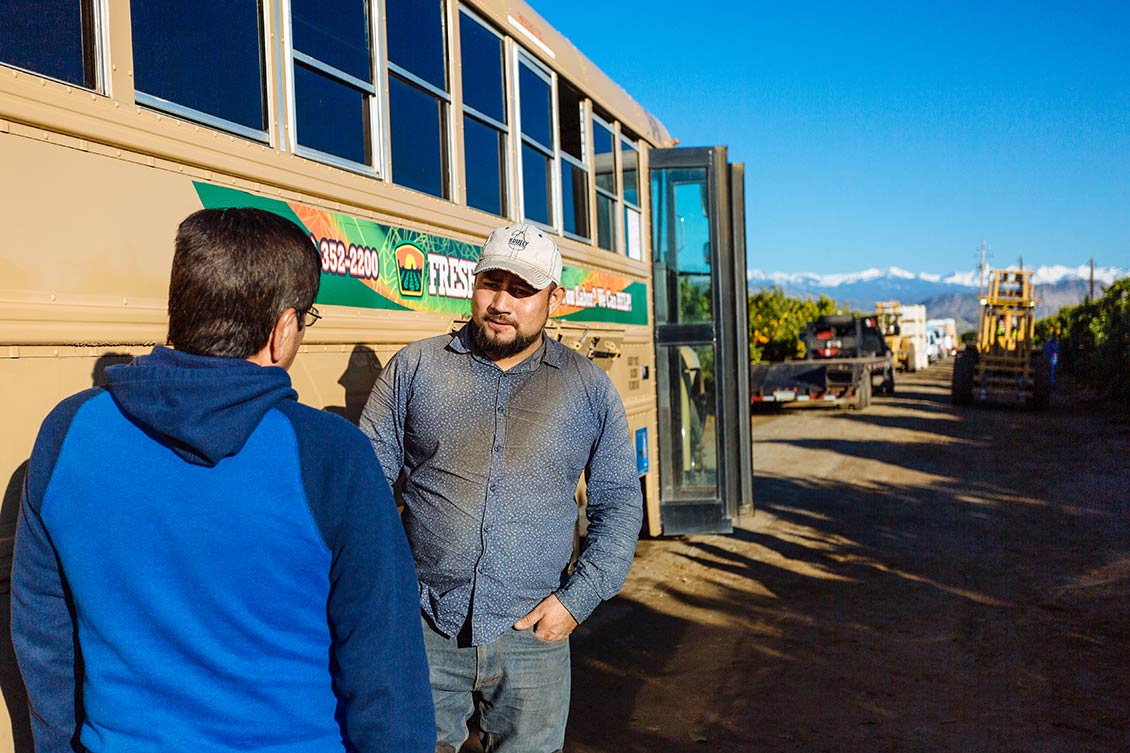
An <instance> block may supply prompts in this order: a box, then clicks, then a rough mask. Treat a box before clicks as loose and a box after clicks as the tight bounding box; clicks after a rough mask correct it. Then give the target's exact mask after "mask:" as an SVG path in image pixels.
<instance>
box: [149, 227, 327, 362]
mask: <svg viewBox="0 0 1130 753" xmlns="http://www.w3.org/2000/svg"><path fill="white" fill-rule="evenodd" d="M321 269H322V264H321V257H320V256H319V254H318V250H317V249H316V248H315V247H314V244H313V242H312V241H311V239H310V236H309V235H307V234H306V233H305V232H304V231H303V230H302V229H301V228H300V227H299V226H298V225H296V224H294V223H293V222H291V221H290V220H287V219H285V218H283V217H280V216H279V215H277V214H273V213H272V212H268V211H265V210H263V209H249V208H238V209H201V210H200V211H199V212H195V213H193V214H190V215H189V216H188V217H187V218H186V219H185V220H184V222H182V223H181V224H180V227H179V228H177V238H176V250H175V252H174V254H173V271H172V275H171V277H170V280H169V344H171V345H172V346H173V347H174V348H176V349H177V350H181V351H184V352H186V353H193V354H195V355H203V356H219V357H223V358H250V357H251V356H253V355H255V354H256V353H258V352H259V351H260V350H262V349H263V348H264V347H265V346H266V345H267V342H268V341H269V339H270V336H271V328H272V327H274V326H275V322H276V321H278V318H279V316H280V315H281V314H282V313H283V312H284V311H286V310H287V309H288V308H293V309H294V310H295V311H296V312H297V313H298V317H299V318H298V325H299V327H301V326H302V315H303V314H304V313H305V312H306V311H307V310H308V309H309V308H310V307H311V306H312V305H313V304H314V298H315V296H317V294H318V282H319V280H320V274H321Z"/></svg>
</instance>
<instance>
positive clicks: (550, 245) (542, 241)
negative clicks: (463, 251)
mask: <svg viewBox="0 0 1130 753" xmlns="http://www.w3.org/2000/svg"><path fill="white" fill-rule="evenodd" d="M492 269H501V270H504V271H506V272H513V273H514V274H516V275H518V276H519V277H521V278H522V279H523V280H525V281H526V282H528V283H530V284H531V285H533V286H534V287H535V288H536V289H538V290H542V289H543V288H545V287H546V286H548V285H549V283H551V282H552V283H555V284H557V285H560V284H561V251H559V250H558V248H557V243H556V242H555V241H554V240H553V238H550V237H549V236H548V235H546V234H545V233H543V232H542V231H541V230H539V229H537V228H536V227H534V226H533V225H530V224H528V223H522V224H520V225H509V226H507V227H500V228H496V229H495V230H492V231H491V234H490V235H489V236H487V242H486V243H484V244H483V254H482V256H480V257H479V263H478V264H476V265H475V274H478V273H479V272H487V271H489V270H492Z"/></svg>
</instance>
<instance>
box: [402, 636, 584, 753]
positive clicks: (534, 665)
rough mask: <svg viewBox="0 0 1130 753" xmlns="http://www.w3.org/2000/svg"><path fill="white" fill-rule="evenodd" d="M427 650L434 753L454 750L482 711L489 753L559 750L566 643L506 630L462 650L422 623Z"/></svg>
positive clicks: (562, 741) (566, 684) (566, 683)
mask: <svg viewBox="0 0 1130 753" xmlns="http://www.w3.org/2000/svg"><path fill="white" fill-rule="evenodd" d="M424 648H426V649H427V652H428V666H429V671H430V675H431V682H432V697H433V699H434V700H435V706H436V736H437V741H438V742H437V744H436V753H455V751H458V750H459V748H460V746H462V745H463V743H464V742H465V741H466V740H467V734H468V733H467V721H468V720H469V719H470V718H471V715H472V714H473V713H474V711H475V708H476V705H477V707H478V710H479V728H480V729H481V730H482V734H481V738H482V743H483V749H484V750H485V751H486V753H556V752H557V751H560V750H561V749H562V747H563V746H564V744H565V721H566V719H567V718H568V716H569V684H570V661H569V640H568V639H567V638H566V639H565V640H563V641H545V640H542V639H541V638H538V637H537V636H536V635H534V631H533V630H532V629H530V630H508V631H507V632H506V633H504V634H503V635H502V637H501V638H498V639H497V640H495V641H493V642H492V643H487V644H484V645H482V646H467V647H462V648H461V647H460V646H459V645H458V644H457V641H456V639H455V638H447V637H444V636H443V635H441V634H440V633H437V632H436V630H435V628H433V627H432V626H431V625H430V624H429V623H428V621H427V620H424Z"/></svg>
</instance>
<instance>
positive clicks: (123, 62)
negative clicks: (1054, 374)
mask: <svg viewBox="0 0 1130 753" xmlns="http://www.w3.org/2000/svg"><path fill="white" fill-rule="evenodd" d="M672 146H673V139H672V138H671V136H670V135H669V134H668V132H667V131H666V129H665V128H664V127H663V125H662V124H661V123H660V122H659V121H658V120H657V119H656V118H655V117H653V116H652V115H650V114H649V113H648V112H647V111H645V110H644V109H643V108H642V107H641V106H640V105H639V104H638V103H636V102H635V101H634V100H633V99H632V98H631V97H630V96H629V95H628V94H627V93H625V92H624V91H623V90H622V89H621V88H620V87H619V86H618V85H617V84H616V83H615V82H613V81H612V80H610V79H609V78H608V77H607V76H606V75H605V74H604V73H602V72H601V71H600V70H598V69H597V68H596V67H595V66H594V65H593V64H592V63H591V62H590V61H589V60H588V59H586V58H585V57H584V56H583V55H582V54H581V52H579V51H578V50H577V49H575V48H574V47H573V46H572V45H571V44H570V43H569V42H568V40H566V39H565V38H564V37H563V36H562V35H561V34H560V33H558V32H557V31H555V30H554V29H553V28H551V27H550V26H548V25H547V24H546V23H545V22H544V21H543V20H542V19H541V18H540V17H539V16H538V14H537V13H536V12H535V11H534V10H533V9H531V8H530V7H529V6H528V5H526V4H524V3H521V2H510V1H508V0H468V1H467V2H457V0H432V2H420V1H419V0H375V1H374V2H366V1H365V0H258V1H256V0H185V1H184V2H176V3H169V2H165V1H164V0H133V2H126V1H125V0H67V1H63V0H36V1H35V2H32V1H31V0H0V176H2V180H0V217H2V218H3V224H4V227H5V230H6V232H5V237H4V241H3V243H2V244H0V384H2V385H3V389H2V391H0V401H2V408H0V410H2V413H0V415H3V424H4V430H3V434H2V440H0V480H2V481H3V482H5V483H6V487H5V488H6V491H5V496H4V502H3V523H4V528H3V531H2V532H0V534H2V536H0V539H2V542H3V546H4V547H5V550H4V551H3V552H0V554H3V559H4V560H5V563H6V562H7V560H8V559H10V547H11V536H12V533H13V531H14V527H15V519H16V511H17V509H18V504H19V495H20V484H21V482H22V473H23V468H24V465H25V462H26V460H27V458H28V456H29V454H30V451H31V447H32V442H33V440H34V437H35V434H36V431H37V430H38V427H39V424H40V422H41V420H42V419H43V418H44V416H45V415H46V414H47V412H48V411H49V410H50V409H51V408H52V407H53V406H54V405H55V404H56V402H58V401H59V400H60V399H62V398H63V397H65V396H67V395H69V394H71V393H73V392H76V391H79V390H82V389H85V388H88V387H90V386H92V385H98V384H100V383H101V380H102V374H103V371H104V369H105V368H106V366H108V365H110V364H114V363H120V362H124V361H127V360H128V359H129V358H131V357H132V356H134V355H138V354H142V353H146V352H148V351H149V349H150V348H151V347H152V346H154V345H157V344H163V343H164V342H165V335H166V313H165V306H166V293H167V285H168V276H169V267H170V262H171V258H172V241H173V235H174V232H175V229H176V226H177V224H178V223H179V222H180V221H181V220H182V219H183V218H184V217H185V216H187V215H188V214H189V213H191V212H193V211H195V210H197V209H200V208H202V207H227V206H257V207H262V208H265V209H268V210H271V211H273V212H277V213H279V214H281V215H283V216H286V217H289V218H290V219H292V220H294V221H296V222H298V223H299V224H301V225H302V226H303V227H304V228H305V229H306V230H307V231H308V232H309V234H310V238H311V241H312V242H313V243H315V244H316V245H317V246H318V248H319V250H320V251H321V255H322V265H323V270H322V283H321V290H320V293H319V296H318V300H317V303H318V307H319V310H320V311H321V312H322V313H323V315H324V318H323V319H322V321H321V322H319V324H318V326H317V327H314V328H312V329H310V330H309V331H308V333H307V336H306V339H305V343H304V345H303V346H302V352H301V354H300V356H299V358H298V360H297V362H296V363H295V365H294V368H293V369H292V372H291V373H292V377H293V380H294V384H295V387H296V389H297V390H298V392H299V395H300V397H301V399H302V400H303V401H304V402H306V403H308V404H311V405H314V406H318V407H323V408H324V409H326V410H329V411H334V412H337V413H340V414H342V415H344V416H346V417H347V418H349V419H351V420H354V421H356V420H357V418H358V416H359V415H360V411H361V407H362V405H363V404H364V402H365V399H366V397H367V395H368V392H369V389H370V388H371V386H372V384H373V382H374V380H375V379H376V377H377V375H378V374H379V373H380V369H381V367H382V365H383V364H384V363H386V362H387V360H388V358H389V357H390V356H391V355H392V354H393V353H395V352H396V351H397V350H398V349H399V348H400V347H402V346H403V345H405V344H406V343H408V342H411V341H413V340H416V339H419V338H423V337H427V336H430V335H434V334H438V333H443V332H449V331H452V329H453V328H455V327H457V326H459V325H460V323H461V322H463V321H465V319H466V317H467V316H468V315H469V298H470V292H471V270H472V268H473V266H474V264H475V261H476V259H477V258H478V254H479V248H480V245H481V244H482V242H483V240H484V238H485V237H486V235H487V234H488V233H489V231H490V230H491V229H492V228H494V227H496V226H498V225H502V224H509V223H511V222H513V221H519V220H520V221H529V222H533V223H535V224H537V225H539V226H540V227H542V228H543V229H545V230H547V231H548V232H550V233H552V234H553V235H554V236H555V237H556V239H557V242H558V244H559V246H560V247H561V250H562V253H563V255H564V260H565V269H564V273H563V281H562V282H563V285H564V286H565V288H566V298H565V304H564V305H563V306H562V307H561V310H560V312H559V315H558V316H556V317H555V318H554V319H553V320H552V321H551V322H550V325H549V328H548V331H549V333H550V334H551V336H553V337H556V338H559V339H560V340H562V341H563V342H565V343H567V344H569V345H570V346H571V347H574V348H576V349H577V350H578V351H580V352H581V353H584V354H585V355H587V356H588V357H590V358H592V359H593V360H594V361H595V362H596V363H598V364H599V365H600V366H601V367H602V368H604V369H605V370H606V371H607V373H608V374H609V376H610V377H611V378H612V381H613V382H614V384H615V385H616V387H617V388H618V390H619V392H620V395H621V396H622V398H623V400H624V404H625V407H626V409H627V413H628V419H629V423H630V424H631V427H632V430H633V433H634V436H635V441H636V449H637V461H638V470H639V473H640V479H641V485H642V487H643V490H644V494H645V500H646V502H645V505H646V508H647V509H646V516H645V517H646V523H645V531H644V532H645V533H647V534H651V535H658V534H663V533H676V532H682V531H692V530H728V527H729V526H730V525H731V523H732V519H733V517H734V515H735V513H737V512H740V510H741V509H743V505H744V506H745V508H748V504H749V501H750V499H751V491H750V490H749V479H748V476H749V470H748V469H749V463H748V423H749V422H748V398H744V404H745V413H742V402H743V398H742V396H741V393H740V389H741V383H742V373H743V372H744V371H745V366H744V363H743V361H742V357H741V350H740V348H741V342H740V341H742V340H744V334H743V335H742V336H738V335H736V334H735V332H738V331H739V330H740V331H741V332H743V333H744V325H742V324H741V322H743V321H744V316H745V313H744V312H745V308H744V306H745V294H744V284H745V280H744V269H745V266H744V236H742V234H741V233H742V231H741V226H740V223H739V224H738V225H737V226H735V225H734V223H733V220H734V218H735V217H737V216H738V215H739V209H738V207H739V204H740V203H741V202H740V199H741V170H740V166H735V165H729V164H728V163H727V161H726V153H725V149H724V148H720V147H712V148H703V149H697V150H682V149H678V150H675V149H670V148H669V147H672ZM653 185H654V186H655V188H654V190H653ZM739 243H740V244H741V245H740V251H739ZM739 267H740V268H739ZM726 270H729V271H728V275H729V276H728V277H725V276H723V277H720V276H719V275H720V274H723V273H725V272H726ZM747 361H748V359H747ZM743 416H744V424H745V426H744V433H743V429H742V426H741V424H742V421H743ZM458 420H459V417H458V416H452V421H458ZM743 442H744V444H745V453H744V455H743V454H742V452H741V451H740V450H738V451H735V450H734V449H733V447H734V446H739V447H740V446H741V445H742V443H743ZM734 452H737V455H733V453H734ZM138 525H144V521H138ZM6 567H7V564H5V568H6ZM4 572H5V575H4V580H3V585H4V588H3V589H2V590H3V591H4V592H6V591H7V575H6V569H5V571H4ZM4 598H5V601H6V599H7V597H6V596H5V597H4ZM3 611H4V614H5V618H6V615H7V603H5V604H4V610H3ZM3 632H4V635H5V636H6V635H7V630H6V626H5V629H4V631H3ZM0 664H2V667H0V669H2V671H3V674H2V677H0V680H2V690H3V693H4V698H5V701H6V706H7V709H8V712H9V713H8V716H7V718H0V752H2V751H9V750H18V751H24V750H30V740H29V737H28V734H29V733H28V727H27V722H26V713H27V712H26V709H25V707H24V701H23V697H22V687H21V685H20V681H19V677H18V674H17V672H16V670H15V666H14V662H13V659H12V654H11V647H10V644H8V645H7V646H6V647H5V648H4V649H3V653H2V655H0ZM2 716H3V715H2V714H0V717H2Z"/></svg>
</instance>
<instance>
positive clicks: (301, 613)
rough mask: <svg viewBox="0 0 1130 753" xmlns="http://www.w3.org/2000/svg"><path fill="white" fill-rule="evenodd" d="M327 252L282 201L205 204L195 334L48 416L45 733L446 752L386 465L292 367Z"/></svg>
mask: <svg viewBox="0 0 1130 753" xmlns="http://www.w3.org/2000/svg"><path fill="white" fill-rule="evenodd" d="M319 272H320V261H319V257H318V254H317V251H316V249H315V248H314V246H313V244H312V243H311V242H310V239H309V237H308V236H307V235H306V234H305V233H304V232H303V231H302V230H301V229H300V228H299V227H298V226H297V225H295V224H294V223H292V222H290V221H288V220H286V219H283V218H282V217H279V216H277V215H274V214H271V213H269V212H265V211H261V210H256V209H224V210H203V211H200V212H197V213H195V214H193V215H191V216H190V217H189V218H188V219H186V220H185V221H184V222H183V223H182V224H181V226H180V228H179V230H178V232H177V237H176V249H175V255H174V257H173V268H172V279H171V282H170V286H169V338H168V339H169V342H170V344H171V345H172V346H173V348H175V350H174V349H169V348H164V347H158V348H155V349H154V350H153V352H152V353H151V354H150V355H148V356H142V357H140V358H137V359H135V360H134V361H133V362H132V363H131V364H129V365H124V366H115V367H111V368H109V369H107V371H106V381H107V384H106V387H105V388H104V389H103V388H95V389H91V390H87V391H85V392H82V393H79V394H77V395H74V396H72V397H70V398H68V399H67V400H64V401H63V402H62V403H60V404H59V406H58V407H56V408H55V410H54V411H53V412H52V413H51V414H50V415H49V416H48V417H47V419H46V420H45V421H44V423H43V426H42V428H41V430H40V433H39V437H38V439H37V440H36V443H35V449H34V451H33V453H32V456H31V460H30V463H29V468H28V474H27V479H26V482H25V486H24V490H23V502H22V508H21V515H20V522H19V529H18V533H17V538H16V553H15V563H14V568H13V575H12V584H13V606H12V620H13V627H12V632H13V639H14V643H15V647H16V651H17V656H18V658H19V663H20V669H21V670H22V673H23V676H24V680H25V683H26V685H27V688H28V697H29V699H30V703H31V719H32V728H33V730H34V733H35V742H36V748H37V750H39V751H51V752H52V753H54V752H55V751H58V752H60V753H62V752H63V751H68V752H69V751H74V750H83V749H85V750H88V751H92V752H100V751H106V752H107V753H109V752H112V751H130V752H131V753H148V752H152V753H157V752H158V751H160V752H161V753H176V752H177V751H185V752H186V753H187V752H188V751H192V752H193V753H196V752H197V751H221V752H222V751H237V750H239V751H264V752H267V751H269V753H315V752H317V753H325V752H326V751H334V750H346V751H396V752H397V753H402V752H410V753H411V752H418V753H424V752H427V753H431V751H433V750H434V748H435V722H434V710H433V706H432V700H431V692H430V688H429V685H428V672H427V664H426V659H425V655H424V645H423V639H422V634H421V629H420V619H419V607H418V601H417V595H418V594H417V585H416V574H415V570H414V567H413V563H412V557H411V555H410V553H409V550H408V546H407V542H406V539H405V535H404V529H403V527H402V526H401V523H400V520H399V518H398V517H397V511H396V506H395V503H394V502H393V499H392V496H391V493H390V491H389V488H388V484H387V483H386V482H385V480H384V478H383V477H382V475H381V473H380V470H379V469H378V468H377V467H376V466H375V464H374V463H373V462H372V450H371V449H370V447H369V444H368V442H367V441H366V440H365V437H364V436H362V434H361V433H360V432H359V431H357V430H356V429H355V428H354V427H352V426H351V425H349V424H348V423H347V422H346V421H344V420H343V419H341V418H339V417H337V416H333V415H331V414H329V413H324V412H321V411H317V410H314V409H312V408H309V407H306V406H303V405H301V404H299V403H298V401H297V395H296V394H295V392H294V390H293V389H292V388H291V384H290V377H289V376H288V375H287V372H286V369H287V368H288V367H289V366H290V365H291V364H292V363H293V361H294V358H295V355H296V354H297V352H298V348H299V345H300V344H301V342H302V337H303V334H304V331H305V327H308V326H310V325H311V324H313V323H314V322H315V321H316V320H317V318H318V314H317V312H316V310H315V309H314V306H313V303H314V298H315V295H316V294H317V291H318V281H319Z"/></svg>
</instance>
